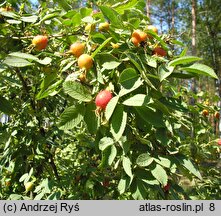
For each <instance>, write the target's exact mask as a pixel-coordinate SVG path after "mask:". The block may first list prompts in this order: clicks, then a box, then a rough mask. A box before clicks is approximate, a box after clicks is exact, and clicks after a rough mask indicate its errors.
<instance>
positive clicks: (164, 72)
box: [158, 65, 174, 82]
mask: <svg viewBox="0 0 221 216" xmlns="http://www.w3.org/2000/svg"><path fill="white" fill-rule="evenodd" d="M158 71H159V77H160V82H162V81H163V80H164V79H166V78H167V77H168V76H170V75H171V74H172V73H173V71H174V67H172V66H168V67H165V65H161V66H160V67H159V69H158Z"/></svg>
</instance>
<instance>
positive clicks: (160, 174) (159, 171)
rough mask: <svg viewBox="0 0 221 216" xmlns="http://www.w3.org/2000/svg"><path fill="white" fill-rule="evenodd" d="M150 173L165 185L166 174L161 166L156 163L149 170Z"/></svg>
mask: <svg viewBox="0 0 221 216" xmlns="http://www.w3.org/2000/svg"><path fill="white" fill-rule="evenodd" d="M151 173H152V175H153V176H154V177H155V178H156V179H157V180H158V181H159V182H160V183H161V184H162V185H163V186H166V185H167V181H168V176H167V173H166V171H165V170H164V169H163V167H162V166H160V165H159V164H156V166H155V168H154V169H152V170H151Z"/></svg>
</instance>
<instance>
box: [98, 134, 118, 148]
mask: <svg viewBox="0 0 221 216" xmlns="http://www.w3.org/2000/svg"><path fill="white" fill-rule="evenodd" d="M114 143H115V141H114V140H113V139H112V138H110V137H103V138H102V139H101V140H100V142H99V149H100V150H101V151H104V150H105V149H106V148H107V147H108V146H112V145H114Z"/></svg>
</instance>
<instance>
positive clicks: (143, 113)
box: [135, 107, 165, 127]
mask: <svg viewBox="0 0 221 216" xmlns="http://www.w3.org/2000/svg"><path fill="white" fill-rule="evenodd" d="M135 109H136V111H137V113H138V114H139V116H140V117H141V118H142V119H143V120H144V121H146V122H147V123H149V124H151V125H154V126H156V127H164V126H165V123H164V121H163V117H162V114H161V113H159V112H157V111H154V110H152V109H150V108H148V107H135Z"/></svg>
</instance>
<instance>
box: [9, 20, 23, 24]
mask: <svg viewBox="0 0 221 216" xmlns="http://www.w3.org/2000/svg"><path fill="white" fill-rule="evenodd" d="M6 22H7V23H9V24H21V21H20V20H14V19H7V20H6Z"/></svg>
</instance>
